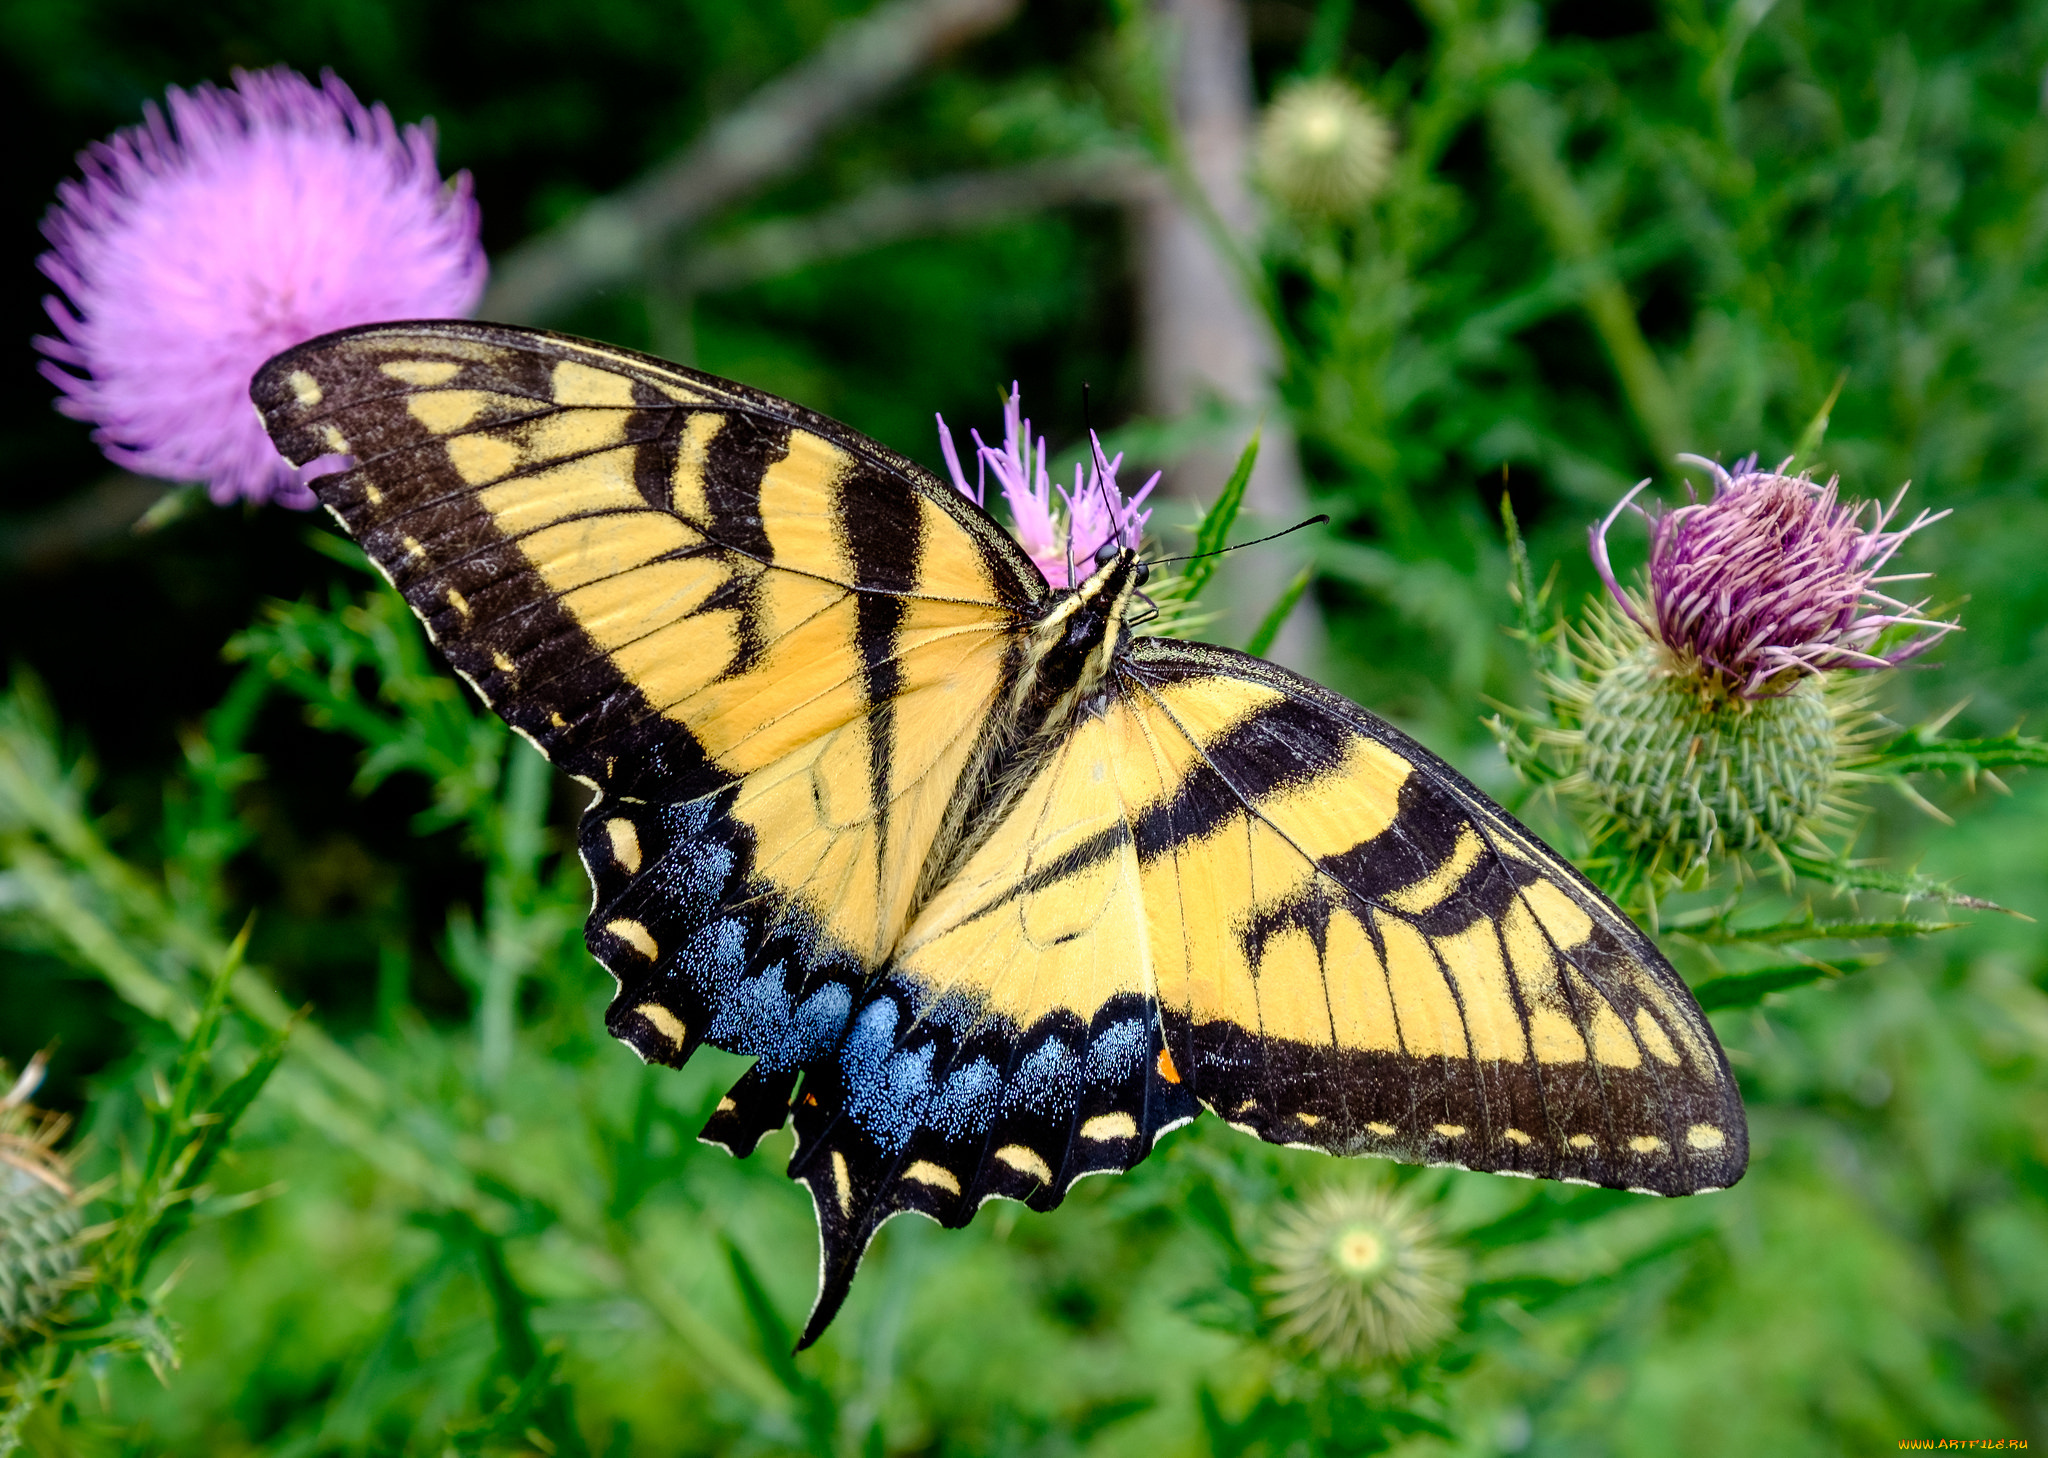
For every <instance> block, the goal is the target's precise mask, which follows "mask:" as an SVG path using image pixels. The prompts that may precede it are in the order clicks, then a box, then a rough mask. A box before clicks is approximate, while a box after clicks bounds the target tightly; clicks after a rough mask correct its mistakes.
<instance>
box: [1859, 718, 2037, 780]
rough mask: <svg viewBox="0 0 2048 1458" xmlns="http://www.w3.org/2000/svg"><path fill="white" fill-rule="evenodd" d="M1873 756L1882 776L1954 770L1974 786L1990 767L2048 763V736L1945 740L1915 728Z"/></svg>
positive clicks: (2011, 735) (1878, 772)
mask: <svg viewBox="0 0 2048 1458" xmlns="http://www.w3.org/2000/svg"><path fill="white" fill-rule="evenodd" d="M1871 759H1872V761H1873V763H1872V764H1871V766H1870V768H1871V770H1872V771H1874V772H1875V773H1877V774H1879V775H1882V776H1900V775H1916V774H1925V773H1926V772H1928V771H1930V770H1954V771H1957V772H1958V773H1960V774H1961V775H1962V776H1963V779H1964V782H1965V783H1967V784H1971V785H1974V784H1975V783H1976V780H1977V776H1979V775H1981V774H1985V773H1987V772H1988V771H1991V770H2000V769H2032V768H2038V767H2040V766H2042V765H2048V739H2037V738H2035V737H2033V736H2031V735H2024V734H2019V733H2017V732H2015V733H2012V734H1997V735H1992V736H1990V737H1988V738H1980V739H1943V738H1941V737H1940V736H1939V735H1938V734H1934V733H1930V732H1928V731H1927V730H1925V729H1920V728H1914V729H1908V730H1907V731H1906V732H1905V733H1904V734H1901V735H1900V736H1899V737H1898V738H1896V739H1894V740H1892V741H1891V742H1890V743H1888V744H1885V745H1882V746H1881V747H1879V748H1878V749H1876V750H1874V751H1873V752H1872V755H1871Z"/></svg>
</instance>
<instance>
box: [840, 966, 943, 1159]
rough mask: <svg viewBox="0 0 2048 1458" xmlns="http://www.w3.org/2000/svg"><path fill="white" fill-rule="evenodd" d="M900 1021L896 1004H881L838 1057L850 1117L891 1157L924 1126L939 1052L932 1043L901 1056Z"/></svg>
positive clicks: (887, 1001)
mask: <svg viewBox="0 0 2048 1458" xmlns="http://www.w3.org/2000/svg"><path fill="white" fill-rule="evenodd" d="M896 1019H897V1010H896V1003H895V1002H894V1000H893V999H890V998H887V997H878V998H876V999H875V1000H874V1001H873V1002H872V1003H870V1004H868V1007H867V1009H866V1011H864V1012H862V1013H861V1015H860V1017H859V1019H858V1020H857V1021H856V1022H855V1023H854V1027H853V1035H852V1036H851V1037H849V1038H848V1039H847V1040H846V1046H845V1048H843V1049H842V1050H841V1051H840V1054H839V1066H840V1069H841V1071H842V1072H843V1073H844V1074H845V1078H846V1112H847V1114H848V1115H850V1116H851V1117H852V1118H853V1119H854V1120H855V1121H856V1122H858V1123H859V1124H860V1126H861V1127H862V1128H864V1129H866V1130H867V1131H868V1133H869V1134H870V1135H871V1136H872V1137H873V1138H874V1141H875V1143H877V1144H879V1145H881V1146H882V1148H884V1149H886V1150H888V1151H889V1152H890V1153H892V1154H893V1153H895V1152H897V1151H898V1150H900V1149H902V1148H903V1146H904V1145H906V1144H908V1143H909V1142H910V1137H911V1135H913V1134H915V1133H916V1132H917V1131H918V1129H919V1127H920V1126H922V1124H923V1123H924V1112H925V1106H926V1105H927V1104H929V1103H930V1102H931V1093H932V1058H933V1056H934V1055H935V1054H936V1053H937V1051H938V1050H937V1049H936V1048H935V1047H934V1046H933V1045H932V1044H930V1043H926V1044H925V1045H924V1046H923V1047H921V1048H905V1049H902V1050H901V1051H896V1049H895V1045H896Z"/></svg>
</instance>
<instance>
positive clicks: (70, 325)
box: [36, 67, 485, 507]
mask: <svg viewBox="0 0 2048 1458" xmlns="http://www.w3.org/2000/svg"><path fill="white" fill-rule="evenodd" d="M165 105H166V108H167V112H168V115H167V114H166V112H165V111H160V110H158V108H157V107H155V106H154V105H152V106H149V107H148V108H146V113H145V119H144V121H143V123H142V125H140V126H137V127H130V128H127V129H126V130H123V131H120V132H117V133H115V134H114V136H113V137H112V138H110V139H109V140H107V141H105V142H99V143H96V144H94V145H93V146H92V147H91V148H90V149H88V150H87V151H86V152H84V153H82V154H81V155H80V157H79V159H78V160H79V168H80V170H81V171H82V172H83V173H84V177H83V179H82V180H77V181H71V182H66V183H64V184H63V185H62V186H60V187H59V188H58V190H57V203H56V205H55V206H54V207H53V208H51V209H50V212H49V214H48V216H47V217H46V218H45V219H44V220H43V233H44V235H45V236H46V237H47V238H48V239H49V240H50V245H51V246H50V251H49V252H48V253H45V254H44V255H43V256H42V257H41V258H40V259H39V260H38V263H39V266H40V267H41V268H42V270H43V272H44V273H45V274H47V275H48V276H49V278H50V280H51V281H52V282H53V283H55V284H56V285H57V287H58V288H59V289H60V290H61V291H62V297H61V298H60V297H56V296H52V297H50V298H48V299H46V300H45V301H44V304H45V307H46V308H47V309H48V310H49V314H50V318H51V320H52V321H53V322H54V323H55V324H56V326H57V332H58V333H59V334H60V335H61V336H62V337H61V338H55V339H52V338H38V339H37V340H36V347H37V348H38V349H40V350H41V351H42V352H43V353H44V354H45V355H47V356H48V359H47V360H46V361H45V363H44V364H43V366H42V370H43V374H44V375H45V376H47V377H48V378H49V379H50V381H51V382H52V383H54V384H55V385H56V386H57V388H58V389H59V390H60V391H61V392H62V398H60V399H59V400H58V402H57V408H58V409H59V410H62V411H63V412H64V413H65V414H66V415H70V416H73V417H75V418H77V419H80V420H87V421H91V422H92V423H93V424H94V425H95V426H96V427H98V428H97V429H96V430H95V431H94V432H93V439H94V440H95V441H96V442H97V443H98V444H99V446H100V448H101V449H102V450H104V451H105V452H106V454H107V457H108V459H110V460H112V461H113V462H114V463H115V464H117V465H120V466H125V467H127V468H128V469H129V470H132V471H137V472H140V473H142V474H144V475H149V476H161V477H164V478H167V479H169V480H173V481H204V482H206V483H207V485H208V490H209V492H210V494H211V495H212V497H213V499H214V500H215V501H217V502H222V503H226V502H229V501H233V500H234V499H235V498H237V497H245V498H247V499H248V500H251V501H267V500H275V501H277V502H279V503H280V504H282V505H286V506H293V507H309V506H311V505H312V504H313V494H312V492H310V491H308V490H307V489H306V485H305V483H306V481H307V480H308V479H309V478H311V477H313V476H318V475H322V474H325V473H326V472H328V471H332V470H337V469H339V468H340V467H341V466H342V465H343V464H345V459H344V458H342V457H338V456H330V457H325V458H323V459H322V460H319V461H315V462H312V463H310V464H309V465H307V466H305V467H302V468H299V469H294V468H293V467H292V466H290V465H289V464H287V463H286V461H285V460H284V458H283V457H282V456H280V455H278V453H277V450H276V448H275V447H273V446H272V445H271V443H270V438H269V437H268V436H267V435H266V434H265V433H264V430H263V425H262V422H261V421H259V420H258V419H257V417H256V412H255V410H254V409H253V408H252V407H251V406H250V404H249V378H250V376H251V375H253V374H254V373H255V372H256V369H257V367H258V366H259V365H261V364H262V363H263V362H264V361H265V360H267V359H269V358H270V357H271V356H272V355H274V354H276V353H277V352H278V351H279V350H282V349H287V348H289V347H291V346H292V345H294V344H298V343H301V342H302V341H304V340H307V339H310V338H312V337H313V336H315V335H317V334H325V333H326V332H328V331H329V330H332V329H343V328H347V327H348V326H350V325H352V324H371V323H377V322H380V321H384V320H389V319H410V318H422V317H425V318H435V317H448V316H451V315H460V314H466V313H468V312H469V311H470V310H471V309H473V308H474V307H476V302H477V300H478V299H479V298H480V297H481V296H482V294H483V287H484V274H485V263H484V254H483V248H482V246H481V245H480V244H479V242H478V241H477V224H478V217H477V207H476V202H475V200H474V199H473V198H472V197H471V196H470V188H469V176H468V174H467V173H463V174H460V175H458V176H456V177H455V178H453V179H452V180H451V181H449V182H446V183H444V182H443V181H442V180H441V174H440V169H439V168H438V167H436V166H435V163H434V138H433V133H432V132H431V130H429V129H428V128H427V127H425V126H409V127H404V128H400V127H398V126H396V125H394V124H393V122H392V120H391V113H390V112H388V111H386V110H385V109H384V108H383V107H382V106H376V107H365V106H363V105H362V104H361V103H360V102H358V101H357V100H356V99H355V97H354V95H353V94H351V92H350V91H349V89H348V87H347V86H345V85H343V84H342V82H341V81H340V80H339V79H337V78H336V77H335V76H334V75H333V74H332V73H331V72H330V73H328V74H326V75H325V76H323V77H322V82H321V85H319V86H317V87H316V86H314V85H313V84H312V83H311V82H309V81H307V80H306V79H305V78H304V77H303V76H300V75H298V74H297V73H295V72H293V71H289V70H286V69H284V68H282V67H279V68H278V69H276V70H271V71H259V72H254V73H251V72H244V71H237V72H236V73H235V77H234V86H233V88H232V89H230V90H226V91H223V90H220V89H218V88H216V87H213V86H202V87H200V88H199V89H198V90H196V91H191V92H186V91H180V90H178V89H177V88H175V87H173V88H172V89H171V91H170V93H169V95H168V96H167V97H166V102H165Z"/></svg>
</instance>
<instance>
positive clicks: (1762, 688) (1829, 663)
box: [1592, 456, 1958, 698]
mask: <svg viewBox="0 0 2048 1458" xmlns="http://www.w3.org/2000/svg"><path fill="white" fill-rule="evenodd" d="M1679 459H1681V460H1684V461H1688V462H1691V463H1692V464H1694V465H1697V466H1701V467H1704V468H1705V469H1706V470H1709V471H1711V472H1712V473H1713V475H1714V495H1713V498H1712V499H1711V500H1708V501H1694V502H1693V503H1692V504H1691V505H1689V506H1681V507H1679V508H1677V509H1676V510H1672V511H1659V512H1658V513H1656V514H1655V515H1651V514H1650V513H1648V512H1645V511H1643V510H1642V508H1640V507H1636V508H1635V511H1636V513H1637V515H1639V516H1642V517H1643V518H1644V520H1645V521H1647V522H1648V523H1649V526H1650V571H1649V579H1650V594H1649V602H1648V604H1647V605H1645V604H1643V603H1641V602H1639V601H1638V600H1637V599H1636V598H1635V597H1634V596H1633V595H1632V594H1630V593H1627V592H1624V591H1623V590H1622V588H1621V586H1620V584H1619V583H1617V582H1616V581H1615V577H1614V568H1613V566H1612V565H1611V564H1610V563H1609V561H1608V558H1607V532H1608V529H1609V528H1610V527H1612V526H1613V525H1614V521H1615V519H1616V518H1617V517H1619V516H1620V515H1621V513H1622V510H1623V508H1625V507H1628V506H1629V505H1630V503H1632V502H1633V501H1634V500H1635V497H1636V493H1637V492H1639V491H1641V490H1642V489H1643V487H1644V486H1647V485H1648V484H1649V483H1648V482H1647V481H1645V482H1643V483H1641V484H1639V485H1638V486H1637V487H1636V488H1635V490H1634V491H1631V492H1629V494H1628V495H1627V496H1625V497H1623V498H1622V500H1621V502H1620V504H1619V505H1617V506H1616V507H1615V508H1614V510H1613V511H1611V512H1609V513H1608V514H1607V518H1606V520H1604V521H1602V522H1601V523H1600V524H1599V525H1598V526H1597V527H1595V528H1593V531H1592V555H1593V565H1594V566H1595V567H1596V568H1597V569H1598V570H1599V573H1600V580H1601V581H1602V582H1604V583H1606V584H1607V590H1608V591H1609V592H1610V593H1612V594H1613V596H1614V600H1615V601H1616V602H1617V603H1619V604H1620V605H1621V610H1622V611H1623V612H1625V613H1626V614H1628V616H1629V618H1630V619H1631V620H1632V621H1634V622H1635V624H1636V625H1637V626H1638V627H1640V628H1641V629H1642V630H1643V631H1644V632H1646V633H1649V634H1650V635H1651V636H1652V637H1654V638H1657V639H1659V640H1660V641H1662V642H1663V643H1664V644H1665V645H1666V646H1668V647H1670V648H1671V649H1673V650H1674V651H1676V652H1678V653H1680V654H1681V655H1686V656H1690V657H1692V658H1694V659H1696V660H1698V661H1699V662H1700V663H1701V664H1703V665H1705V666H1706V667H1707V668H1708V669H1710V670H1712V671H1713V672H1714V673H1716V674H1717V675H1719V676H1720V677H1721V678H1722V679H1723V680H1725V681H1726V683H1727V684H1728V685H1729V686H1730V687H1731V688H1732V689H1733V691H1734V692H1736V693H1738V694H1740V695H1742V696H1743V697H1745V698H1764V697H1769V696H1772V695H1773V694H1774V693H1782V692H1783V691H1784V690H1785V688H1786V687H1787V680H1786V676H1787V675H1790V676H1791V677H1792V678H1793V679H1796V678H1798V677H1800V676H1803V675H1806V674H1809V673H1820V672H1824V671H1828V670H1833V669H1848V668H1854V669H1868V668H1890V667H1893V666H1894V665H1896V664H1900V663H1903V662H1905V661H1906V660H1907V659H1909V658H1912V657H1914V656H1915V655H1917V654H1920V653H1923V652H1925V651H1926V650H1927V649H1928V648H1931V647H1932V646H1933V645H1934V644H1935V643H1936V642H1937V641H1939V640H1940V639H1941V638H1942V637H1943V636H1944V635H1946V634H1948V633H1950V632H1953V631H1954V630H1955V628H1956V627H1957V626H1958V625H1957V624H1956V623H1952V622H1935V621H1932V620H1930V619H1928V618H1925V617H1922V616H1921V615H1920V613H1921V610H1922V609H1923V608H1925V607H1926V606H1927V603H1926V600H1925V599H1923V600H1921V601H1920V602H1916V603H1912V604H1907V603H1903V602H1900V601H1899V600H1898V599H1896V598H1894V597H1891V596H1889V595H1888V594H1886V593H1884V592H1881V591H1879V590H1878V588H1879V585H1880V584H1883V583H1890V582H1907V581H1913V580H1916V579H1918V578H1921V577H1924V576H1926V575H1927V574H1925V573H1909V574H1899V575H1893V576H1879V575H1878V574H1879V573H1880V572H1881V571H1882V570H1883V568H1884V566H1885V564H1886V563H1887V562H1889V561H1890V560H1891V558H1892V555H1893V554H1894V553H1896V552H1897V551H1898V550H1899V548H1900V546H1901V545H1903V544H1904V542H1905V540H1906V538H1908V537H1910V536H1912V535H1913V533H1915V532H1917V531H1919V530H1920V529H1921V528H1922V527H1924V526H1928V525H1931V524H1932V523H1934V522H1937V521H1940V520H1941V518H1942V517H1944V516H1947V515H1948V513H1947V512H1946V511H1942V512H1937V513H1935V514H1934V515H1931V516H1930V515H1929V514H1928V513H1926V512H1924V511H1923V512H1921V513H1920V515H1919V516H1917V517H1915V518H1914V519H1913V522H1912V524H1911V525H1910V526H1907V527H1904V528H1903V529H1900V530H1897V531H1888V530H1886V527H1887V526H1888V525H1889V524H1890V522H1891V519H1892V517H1893V515H1894V513H1896V512H1897V511H1898V509H1899V503H1900V502H1901V501H1902V500H1903V499H1904V498H1905V494H1906V488H1905V487H1903V486H1902V487H1900V488H1899V494H1898V495H1897V496H1895V497H1893V498H1892V501H1891V504H1890V505H1889V506H1880V505H1879V504H1878V503H1876V502H1863V501H1857V502H1849V503H1846V504H1845V503H1842V502H1839V501H1838V500H1837V499H1836V484H1837V483H1836V481H1835V480H1832V479H1831V480H1830V481H1829V482H1828V483H1827V485H1825V486H1820V485H1816V484H1815V483H1814V482H1813V480H1812V479H1811V478H1809V477H1808V476H1806V475H1804V474H1801V475H1798V476H1787V475H1785V474H1784V467H1785V466H1786V465H1790V464H1791V462H1790V461H1786V462H1785V463H1784V464H1783V465H1781V466H1780V467H1779V468H1778V469H1777V470H1776V471H1759V470H1757V469H1756V457H1755V456H1751V457H1750V458H1749V459H1748V460H1745V461H1742V462H1739V463H1738V464H1737V465H1736V467H1735V471H1734V474H1732V475H1731V474H1730V473H1728V472H1727V471H1724V470H1722V469H1721V467H1720V466H1718V465H1716V464H1715V463H1714V462H1712V461H1708V460H1703V459H1701V458H1700V457H1698V456H1681V457H1680V458H1679ZM1866 509H1867V510H1869V511H1870V512H1871V513H1872V514H1873V517H1874V519H1873V520H1872V521H1871V522H1870V523H1869V525H1868V526H1865V525H1864V524H1863V519H1864V513H1865V511H1866ZM1646 612H1647V614H1648V615H1649V617H1650V618H1652V619H1654V626H1652V623H1651V622H1650V621H1646V620H1645V616H1644V614H1645V613H1646ZM1895 628H1911V629H1918V630H1920V631H1919V632H1918V633H1917V634H1916V635H1914V636H1912V637H1910V638H1909V639H1908V640H1907V641H1905V642H1903V643H1900V644H1899V645H1898V646H1896V647H1893V648H1891V649H1890V650H1889V651H1887V652H1883V653H1878V652H1875V651H1874V649H1875V648H1876V646H1877V642H1878V640H1879V639H1880V638H1881V637H1883V636H1884V635H1885V634H1886V633H1887V632H1889V631H1890V630H1892V629H1895Z"/></svg>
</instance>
